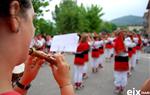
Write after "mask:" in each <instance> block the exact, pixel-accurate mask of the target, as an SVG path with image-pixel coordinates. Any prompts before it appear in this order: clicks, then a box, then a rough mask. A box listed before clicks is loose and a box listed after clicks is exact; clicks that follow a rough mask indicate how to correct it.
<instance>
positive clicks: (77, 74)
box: [74, 65, 83, 83]
mask: <svg viewBox="0 0 150 95" xmlns="http://www.w3.org/2000/svg"><path fill="white" fill-rule="evenodd" d="M82 75H83V66H79V65H74V82H75V83H82Z"/></svg>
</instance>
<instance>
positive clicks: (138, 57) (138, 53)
mask: <svg viewBox="0 0 150 95" xmlns="http://www.w3.org/2000/svg"><path fill="white" fill-rule="evenodd" d="M140 57H141V51H140V50H137V59H138V60H139V59H140Z"/></svg>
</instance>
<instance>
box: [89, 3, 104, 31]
mask: <svg viewBox="0 0 150 95" xmlns="http://www.w3.org/2000/svg"><path fill="white" fill-rule="evenodd" d="M103 15H104V13H102V7H98V6H97V5H92V6H91V7H88V8H87V15H86V19H87V20H88V22H89V25H88V27H89V30H88V32H94V31H96V32H99V30H100V25H101V22H102V20H101V19H100V17H101V16H103Z"/></svg>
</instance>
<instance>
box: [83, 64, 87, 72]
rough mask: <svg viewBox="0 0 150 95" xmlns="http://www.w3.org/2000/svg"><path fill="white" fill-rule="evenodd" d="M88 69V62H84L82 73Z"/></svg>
mask: <svg viewBox="0 0 150 95" xmlns="http://www.w3.org/2000/svg"><path fill="white" fill-rule="evenodd" d="M87 70H88V62H86V63H85V64H84V66H83V73H87Z"/></svg>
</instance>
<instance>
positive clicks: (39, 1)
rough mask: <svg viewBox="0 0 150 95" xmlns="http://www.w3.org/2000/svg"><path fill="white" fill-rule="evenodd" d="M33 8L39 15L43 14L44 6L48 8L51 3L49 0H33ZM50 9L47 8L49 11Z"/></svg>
mask: <svg viewBox="0 0 150 95" xmlns="http://www.w3.org/2000/svg"><path fill="white" fill-rule="evenodd" d="M32 4H33V8H34V11H35V13H36V14H37V17H39V16H42V15H43V12H44V10H43V9H42V8H46V7H47V6H48V5H49V2H48V1H46V0H32ZM47 11H48V10H45V12H47Z"/></svg>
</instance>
